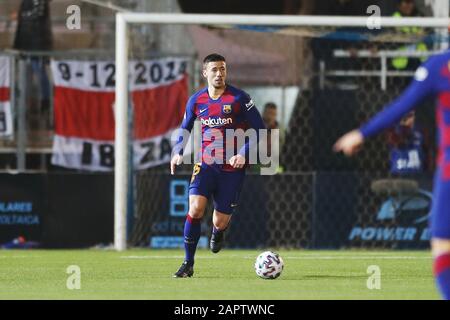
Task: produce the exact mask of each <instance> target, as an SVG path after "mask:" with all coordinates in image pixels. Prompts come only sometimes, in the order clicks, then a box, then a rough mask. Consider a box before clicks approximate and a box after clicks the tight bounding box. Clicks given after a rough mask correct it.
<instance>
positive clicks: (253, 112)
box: [230, 96, 266, 168]
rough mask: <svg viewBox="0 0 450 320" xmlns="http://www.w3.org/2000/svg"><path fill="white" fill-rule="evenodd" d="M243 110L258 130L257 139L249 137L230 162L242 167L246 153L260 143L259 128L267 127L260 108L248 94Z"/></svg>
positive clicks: (250, 122)
mask: <svg viewBox="0 0 450 320" xmlns="http://www.w3.org/2000/svg"><path fill="white" fill-rule="evenodd" d="M242 112H243V115H244V118H245V120H246V121H247V122H248V123H249V124H250V127H251V128H252V129H254V130H255V131H256V141H251V139H249V141H247V142H246V143H245V144H244V145H243V146H242V148H241V149H240V150H239V152H238V154H237V155H235V156H233V157H231V159H230V164H231V165H232V166H233V167H234V168H242V167H243V166H244V164H245V155H246V154H249V152H250V150H253V149H254V148H256V147H257V145H258V141H259V130H260V129H265V128H266V127H265V125H264V121H263V119H262V117H261V115H260V114H259V111H258V109H257V108H256V106H255V104H254V103H253V101H252V100H251V99H250V97H249V96H246V97H245V99H244V103H243V104H242Z"/></svg>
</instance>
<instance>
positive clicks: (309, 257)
mask: <svg viewBox="0 0 450 320" xmlns="http://www.w3.org/2000/svg"><path fill="white" fill-rule="evenodd" d="M226 257H227V258H243V259H256V256H255V257H249V256H237V255H235V256H226ZM120 258H121V259H182V258H184V256H181V255H180V256H121V257H120ZM218 258H219V257H202V256H199V257H196V259H218ZM283 259H285V260H286V259H289V260H377V259H378V260H431V257H414V256H283Z"/></svg>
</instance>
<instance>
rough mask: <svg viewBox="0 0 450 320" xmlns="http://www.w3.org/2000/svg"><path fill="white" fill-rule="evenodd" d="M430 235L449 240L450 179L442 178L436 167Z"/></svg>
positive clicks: (440, 171)
mask: <svg viewBox="0 0 450 320" xmlns="http://www.w3.org/2000/svg"><path fill="white" fill-rule="evenodd" d="M430 225H431V236H432V237H433V238H441V239H449V240H450V180H444V179H443V176H442V170H441V169H440V168H438V169H437V170H436V174H435V177H434V186H433V206H432V209H431V216H430Z"/></svg>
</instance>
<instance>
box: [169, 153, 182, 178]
mask: <svg viewBox="0 0 450 320" xmlns="http://www.w3.org/2000/svg"><path fill="white" fill-rule="evenodd" d="M182 162H183V156H182V155H180V154H176V155H174V156H173V157H172V160H170V174H172V175H173V174H175V166H179V165H180V164H181V163H182Z"/></svg>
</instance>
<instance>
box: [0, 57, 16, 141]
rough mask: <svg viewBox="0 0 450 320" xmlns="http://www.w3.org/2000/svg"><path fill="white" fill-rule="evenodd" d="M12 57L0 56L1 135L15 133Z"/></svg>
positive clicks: (5, 135)
mask: <svg viewBox="0 0 450 320" xmlns="http://www.w3.org/2000/svg"><path fill="white" fill-rule="evenodd" d="M10 65H11V58H10V57H8V56H0V137H7V136H11V135H12V134H13V121H12V112H11V102H10V96H11V95H10V81H11V80H10V79H11V78H10Z"/></svg>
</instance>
